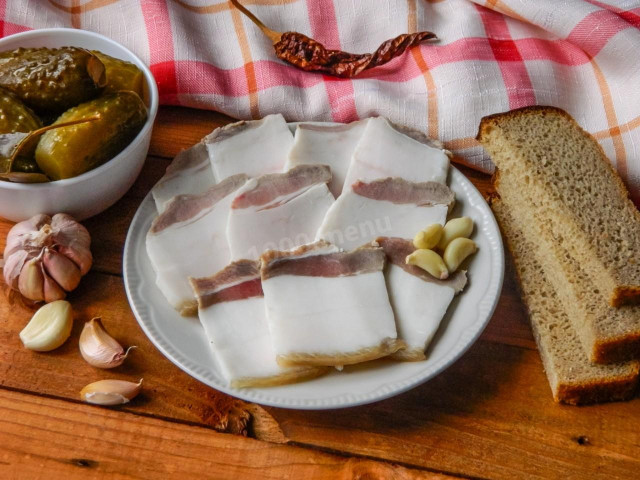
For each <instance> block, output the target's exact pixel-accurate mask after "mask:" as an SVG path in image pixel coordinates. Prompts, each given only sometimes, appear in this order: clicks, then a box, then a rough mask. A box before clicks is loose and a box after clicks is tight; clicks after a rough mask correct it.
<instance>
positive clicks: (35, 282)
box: [18, 257, 44, 302]
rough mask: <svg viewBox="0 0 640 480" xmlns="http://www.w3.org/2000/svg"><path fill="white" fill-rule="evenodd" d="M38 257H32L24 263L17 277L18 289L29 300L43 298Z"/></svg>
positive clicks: (42, 282)
mask: <svg viewBox="0 0 640 480" xmlns="http://www.w3.org/2000/svg"><path fill="white" fill-rule="evenodd" d="M41 261H42V259H41V258H40V257H36V258H32V259H31V260H29V261H28V262H27V263H25V264H24V266H23V267H22V270H21V271H20V276H19V277H18V290H20V293H21V294H22V295H24V296H25V297H27V298H28V299H29V300H33V301H36V302H40V301H42V300H44V277H43V276H42V267H41V263H40V262H41Z"/></svg>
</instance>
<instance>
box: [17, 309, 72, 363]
mask: <svg viewBox="0 0 640 480" xmlns="http://www.w3.org/2000/svg"><path fill="white" fill-rule="evenodd" d="M71 327H73V312H72V310H71V304H70V303H69V302H67V301H65V300H58V301H56V302H51V303H48V304H47V305H44V306H43V307H40V309H38V311H37V312H36V313H35V314H34V315H33V317H31V320H30V321H29V323H27V326H26V327H24V328H23V329H22V331H21V332H20V340H22V343H23V344H24V346H25V347H27V348H28V349H29V350H35V351H37V352H48V351H50V350H54V349H56V348H58V347H59V346H60V345H62V344H63V343H64V342H65V341H66V340H67V338H69V335H71Z"/></svg>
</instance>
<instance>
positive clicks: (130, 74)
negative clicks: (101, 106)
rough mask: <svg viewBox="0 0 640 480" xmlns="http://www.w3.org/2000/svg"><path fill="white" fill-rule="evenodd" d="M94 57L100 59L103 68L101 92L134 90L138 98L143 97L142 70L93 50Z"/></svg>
mask: <svg viewBox="0 0 640 480" xmlns="http://www.w3.org/2000/svg"><path fill="white" fill-rule="evenodd" d="M91 53H93V54H94V55H95V56H96V57H98V58H99V59H100V61H101V62H102V64H103V65H104V68H105V76H106V82H107V83H106V85H105V86H104V90H103V93H112V92H119V91H120V90H131V91H132V92H136V93H137V94H138V95H139V96H140V98H144V97H143V90H142V89H143V85H144V75H143V74H142V70H140V69H139V68H138V67H136V66H135V65H134V64H133V63H129V62H125V61H124V60H120V59H118V58H113V57H110V56H109V55H107V54H105V53H102V52H98V51H97V50H93V51H92V52H91Z"/></svg>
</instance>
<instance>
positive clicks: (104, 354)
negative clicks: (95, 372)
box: [79, 318, 136, 368]
mask: <svg viewBox="0 0 640 480" xmlns="http://www.w3.org/2000/svg"><path fill="white" fill-rule="evenodd" d="M79 346H80V353H81V354H82V358H84V359H85V360H86V361H87V363H88V364H89V365H91V366H93V367H97V368H114V367H117V366H119V365H122V362H124V360H125V358H127V355H128V354H129V350H131V349H132V348H136V347H129V348H128V349H127V351H126V352H125V351H124V349H123V348H122V346H121V345H120V344H119V343H118V342H117V341H116V339H115V338H113V337H112V336H111V335H109V334H108V333H107V331H106V330H105V328H104V326H103V325H102V321H101V320H100V319H99V318H94V319H92V320H90V321H88V322H87V323H85V324H84V328H83V329H82V333H81V334H80V342H79Z"/></svg>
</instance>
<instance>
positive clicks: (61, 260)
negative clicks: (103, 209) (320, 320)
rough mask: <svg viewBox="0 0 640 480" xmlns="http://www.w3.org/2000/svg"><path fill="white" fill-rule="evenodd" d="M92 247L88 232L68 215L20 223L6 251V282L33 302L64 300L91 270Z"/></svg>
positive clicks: (4, 271) (36, 217)
mask: <svg viewBox="0 0 640 480" xmlns="http://www.w3.org/2000/svg"><path fill="white" fill-rule="evenodd" d="M90 245H91V237H90V235H89V232H88V231H87V229H86V228H84V227H83V226H82V225H80V224H79V223H78V222H76V221H75V220H74V219H73V217H71V216H70V215H67V214H66V213H58V214H56V215H54V216H53V217H49V216H48V215H36V216H34V217H32V218H30V219H29V220H25V221H24V222H20V223H17V224H16V225H14V226H13V228H12V229H11V230H10V231H9V234H8V235H7V245H6V247H5V249H4V262H5V266H4V268H3V275H4V279H5V282H6V283H7V285H9V286H10V287H11V288H12V289H14V290H18V291H20V293H21V294H22V295H23V296H25V297H26V298H28V299H30V300H34V301H45V302H51V301H55V300H58V299H60V298H64V296H65V295H66V294H65V293H64V292H65V291H66V292H70V291H72V290H74V289H75V288H76V287H77V286H78V283H80V279H81V278H82V276H83V275H84V274H86V273H87V272H88V271H89V269H90V268H91V264H92V262H93V256H92V255H91V250H90V248H89V247H90ZM36 264H37V265H36ZM25 270H27V271H26V272H25ZM23 276H24V278H23Z"/></svg>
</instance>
